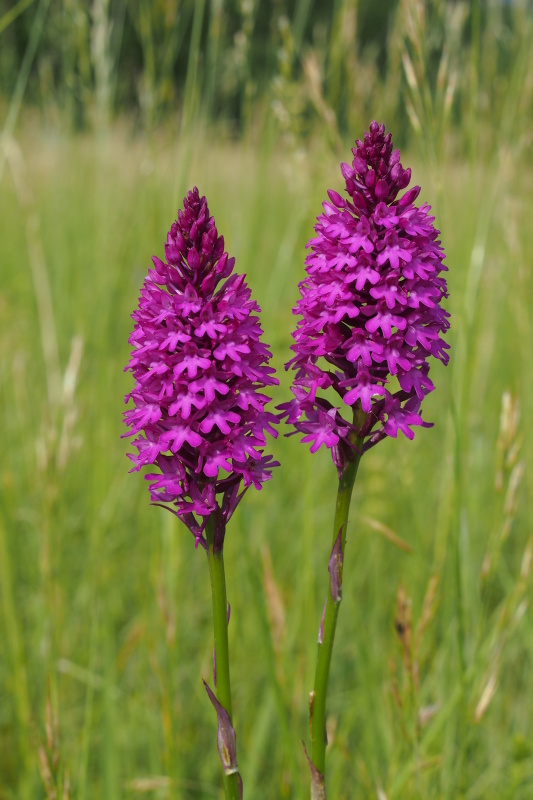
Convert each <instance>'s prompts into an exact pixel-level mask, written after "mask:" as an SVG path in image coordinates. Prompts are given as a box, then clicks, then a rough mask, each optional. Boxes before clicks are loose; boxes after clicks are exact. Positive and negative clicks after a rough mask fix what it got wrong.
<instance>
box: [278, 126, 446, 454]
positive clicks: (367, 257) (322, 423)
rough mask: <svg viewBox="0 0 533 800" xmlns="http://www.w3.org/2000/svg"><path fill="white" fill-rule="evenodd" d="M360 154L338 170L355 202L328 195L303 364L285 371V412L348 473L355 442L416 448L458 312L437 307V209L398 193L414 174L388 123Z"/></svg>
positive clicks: (300, 310) (298, 348)
mask: <svg viewBox="0 0 533 800" xmlns="http://www.w3.org/2000/svg"><path fill="white" fill-rule="evenodd" d="M352 152H353V161H352V164H351V165H349V164H342V165H341V172H342V175H343V177H344V180H345V183H346V193H347V195H348V199H345V198H343V197H341V196H340V195H339V194H338V193H337V192H335V191H329V192H328V195H329V201H327V202H325V203H324V204H323V208H324V213H323V214H321V215H320V216H319V217H318V219H317V224H316V226H315V231H316V233H317V236H316V237H315V238H314V239H312V240H311V241H310V242H308V245H307V246H308V247H309V248H310V253H309V254H308V256H307V258H306V272H307V277H306V278H305V280H303V281H302V282H301V283H300V294H301V298H300V300H299V301H298V303H297V304H296V307H295V308H294V309H293V313H294V314H296V315H298V316H299V317H300V319H299V321H298V323H297V328H296V331H295V332H294V333H293V338H294V340H295V344H293V345H292V346H291V349H292V350H293V351H294V353H295V355H294V357H293V358H292V359H291V360H290V361H289V362H288V364H287V365H286V368H287V369H289V368H292V369H294V370H296V376H295V378H294V382H293V387H292V391H293V394H294V399H293V400H292V401H290V402H288V403H285V404H283V405H282V406H280V409H281V410H282V412H283V413H282V415H281V418H286V419H287V421H288V422H289V423H290V424H293V425H294V427H295V432H300V433H303V434H305V435H304V438H303V440H302V441H304V442H309V443H311V451H312V452H313V451H315V450H317V449H318V448H319V447H320V446H321V445H322V444H325V445H326V447H328V448H330V449H331V450H332V454H333V459H334V461H335V464H336V466H337V468H338V469H339V470H341V469H342V467H343V465H344V463H345V462H346V459H347V458H350V453H352V452H353V447H354V445H353V442H354V440H355V438H357V439H358V440H359V441H360V442H361V441H362V442H363V443H364V444H363V452H364V451H366V450H368V449H369V448H370V447H372V446H374V445H375V444H377V442H379V441H380V440H381V439H383V438H384V437H385V436H392V437H396V435H397V433H398V431H399V430H400V431H402V433H403V434H404V435H405V436H407V437H408V438H409V439H412V438H413V436H414V432H413V430H412V428H413V427H414V426H417V425H420V426H423V427H430V426H431V425H430V423H428V422H425V421H423V420H422V417H421V415H420V405H421V402H422V400H423V399H424V397H425V396H426V395H427V394H428V393H429V392H431V391H432V390H433V389H434V386H433V383H432V381H431V380H430V378H429V377H428V372H429V363H428V359H429V357H430V356H434V357H435V358H437V359H439V360H440V361H442V362H443V363H444V364H447V362H448V354H447V353H446V350H447V349H448V345H447V344H446V343H445V342H444V341H443V339H442V338H441V335H442V334H443V333H444V332H445V331H446V330H447V328H448V327H449V323H448V316H449V314H448V312H447V311H445V310H444V309H443V308H442V307H441V305H440V303H441V300H442V299H443V298H445V297H447V296H448V295H447V291H446V282H445V280H444V278H443V277H441V273H442V271H443V270H446V269H447V268H446V267H445V265H444V264H443V260H444V252H443V250H442V248H441V246H440V241H439V240H438V238H437V237H438V235H439V231H438V230H436V228H435V227H434V225H433V222H434V217H432V216H430V215H429V211H430V206H429V205H427V204H426V203H424V204H423V205H421V206H416V205H415V204H414V203H415V200H416V198H417V197H418V194H419V192H420V187H419V186H415V187H413V188H411V189H409V190H408V191H407V192H405V193H404V194H403V195H401V196H399V193H400V192H401V191H402V190H404V189H406V188H407V186H408V184H409V182H410V179H411V170H410V169H404V168H403V167H402V165H401V163H400V152H399V150H393V145H392V140H391V135H390V133H389V134H385V126H384V125H378V123H377V122H372V124H371V125H370V132H369V133H365V135H364V139H363V141H361V140H359V139H358V140H357V141H356V146H355V147H354V148H353V150H352ZM328 389H331V390H334V391H335V392H336V393H337V395H338V397H339V398H340V401H341V402H340V404H339V400H338V399H337V400H336V401H335V404H333V403H332V402H330V400H329V399H327V397H326V395H325V392H326V391H327V390H328ZM347 408H348V409H350V411H351V412H352V414H350V415H349V416H350V419H349V420H346V419H345V418H344V416H343V413H342V412H343V411H344V412H346V409H347ZM356 413H357V420H358V424H357V426H355V425H354V421H353V420H355V416H354V415H355V414H356Z"/></svg>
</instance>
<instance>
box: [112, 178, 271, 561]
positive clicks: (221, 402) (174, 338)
mask: <svg viewBox="0 0 533 800" xmlns="http://www.w3.org/2000/svg"><path fill="white" fill-rule="evenodd" d="M165 257H166V261H162V260H161V259H159V258H157V257H156V256H154V257H153V262H154V267H155V269H151V270H150V271H149V273H148V276H147V277H146V279H145V281H144V284H143V287H142V290H141V296H140V299H139V306H138V308H137V310H136V311H135V312H134V313H133V314H132V317H133V320H134V321H135V326H134V329H133V332H132V334H131V336H130V339H129V341H130V344H132V345H133V348H134V349H133V351H132V353H131V358H130V361H129V363H128V365H127V367H126V370H129V371H131V372H132V373H133V376H134V378H135V386H134V388H133V390H132V391H131V392H130V393H129V394H128V395H126V398H125V399H126V402H128V401H129V400H131V401H133V405H134V407H133V408H130V409H128V410H127V411H126V412H125V413H124V419H125V423H126V425H127V426H128V427H129V428H130V432H129V433H128V434H125V435H127V436H131V435H136V436H137V438H135V439H134V441H133V446H134V447H135V448H136V450H137V453H135V454H130V455H129V458H130V459H131V460H132V461H133V463H134V467H133V470H139V469H140V468H141V467H143V466H145V465H150V464H152V465H154V466H155V467H157V468H158V470H159V471H158V472H156V473H150V474H148V475H146V476H145V477H146V479H147V480H148V481H149V482H150V496H151V499H152V501H153V502H156V503H159V504H167V507H168V508H170V509H171V510H172V511H173V512H174V513H175V514H176V515H177V516H178V517H179V518H180V519H181V520H182V521H183V522H184V523H185V524H186V525H187V526H188V528H189V529H190V530H191V531H192V533H193V534H194V536H195V539H196V543H197V544H202V545H203V546H204V547H205V546H206V538H205V535H204V529H205V524H206V520H207V517H209V516H211V515H212V514H214V515H215V521H216V524H215V546H217V547H220V546H221V545H222V542H223V537H224V530H225V524H226V522H227V521H228V519H229V518H230V517H231V515H232V513H233V511H234V510H235V508H236V506H237V504H238V502H239V501H240V499H241V497H242V495H243V494H244V492H245V491H246V489H247V488H248V487H249V486H252V485H253V486H255V488H257V489H260V488H261V484H262V483H263V482H264V481H266V480H268V479H269V478H270V477H271V470H272V468H273V467H275V466H277V465H278V464H277V462H276V461H273V460H272V456H269V455H264V453H263V450H264V446H265V445H266V436H265V434H266V433H267V432H268V433H269V434H270V435H272V436H276V435H277V432H276V430H275V429H274V428H273V425H274V424H276V423H277V418H276V416H275V415H274V414H272V413H271V412H269V411H266V410H265V406H266V404H267V403H268V402H269V401H270V398H269V397H268V396H267V395H265V394H263V393H262V391H261V390H262V389H264V388H265V387H266V386H272V385H274V384H277V383H278V381H277V379H276V378H275V377H274V369H273V368H272V367H270V366H268V363H269V360H270V358H271V353H270V351H269V349H268V346H267V345H266V344H265V343H264V342H261V335H262V330H261V326H260V324H259V318H258V317H257V313H258V312H259V311H260V309H259V306H258V305H257V303H256V302H255V301H254V300H252V299H251V298H250V289H249V288H248V286H247V285H246V282H245V277H244V275H237V274H234V273H233V272H232V271H233V266H234V263H235V259H234V258H229V257H228V254H227V252H225V251H224V238H223V237H222V236H219V235H218V232H217V229H216V226H215V221H214V218H213V217H211V216H210V214H209V209H208V207H207V202H206V199H205V197H201V198H200V196H199V193H198V189H196V188H194V189H193V190H192V191H191V192H189V193H188V195H187V197H186V198H185V200H184V205H183V210H182V211H180V212H179V214H178V219H177V221H176V222H174V223H173V225H172V227H171V229H170V231H169V233H168V235H167V241H166V244H165Z"/></svg>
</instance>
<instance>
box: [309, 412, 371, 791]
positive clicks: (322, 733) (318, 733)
mask: <svg viewBox="0 0 533 800" xmlns="http://www.w3.org/2000/svg"><path fill="white" fill-rule="evenodd" d="M365 418H366V415H365V414H364V412H362V411H361V409H358V410H355V411H354V425H355V427H356V429H357V430H360V429H361V427H362V425H363V422H364V420H365ZM352 444H353V445H354V451H353V452H354V456H353V459H352V460H349V461H347V463H346V465H345V466H344V469H343V471H342V473H341V475H340V478H339V490H338V493H337V505H336V508H335V521H334V523H333V544H335V541H336V539H337V536H338V534H339V531H341V551H342V558H343V559H344V549H345V546H346V529H347V525H348V512H349V510H350V499H351V496H352V490H353V485H354V482H355V477H356V475H357V469H358V467H359V462H360V460H361V456H362V453H363V440H362V439H361V438H359V437H357V436H355V435H354V436H353V440H352ZM340 581H341V585H342V562H341V565H340ZM340 603H341V600H340V598H339V599H338V600H337V602H334V601H333V599H332V597H331V590H329V591H328V594H327V599H326V608H325V611H324V634H323V639H322V643H319V644H318V653H317V662H316V672H315V685H314V689H313V695H312V698H313V699H312V706H311V761H312V762H313V764H314V765H315V767H316V769H317V770H318V771H319V772H320V773H321V775H322V776H323V777H324V778H325V768H326V695H327V689H328V680H329V670H330V666H331V656H332V653H333V642H334V640H335V629H336V627H337V616H338V613H339V607H340ZM315 791H316V790H315ZM323 791H324V794H323V795H321V796H323V797H325V796H326V795H325V789H324V790H323ZM315 796H318V795H315V794H313V789H312V793H311V797H312V798H314V797H315Z"/></svg>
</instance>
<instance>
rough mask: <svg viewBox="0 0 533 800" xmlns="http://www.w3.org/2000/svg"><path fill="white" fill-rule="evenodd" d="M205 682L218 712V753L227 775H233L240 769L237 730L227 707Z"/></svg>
mask: <svg viewBox="0 0 533 800" xmlns="http://www.w3.org/2000/svg"><path fill="white" fill-rule="evenodd" d="M203 684H204V686H205V690H206V692H207V694H208V696H209V699H210V700H211V703H212V704H213V708H214V709H215V711H216V712H217V721H218V733H217V743H218V753H219V755H220V760H221V762H222V769H223V770H224V774H225V775H233V774H234V773H236V772H237V771H238V767H237V744H236V738H235V730H234V728H233V725H232V724H231V720H230V718H229V714H228V712H227V711H226V709H225V708H223V707H222V706H221V705H220V703H219V702H218V700H217V699H216V697H215V695H214V694H213V692H212V691H211V689H210V688H209V686H208V685H207V683H206V682H205V681H203Z"/></svg>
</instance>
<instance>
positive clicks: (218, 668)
mask: <svg viewBox="0 0 533 800" xmlns="http://www.w3.org/2000/svg"><path fill="white" fill-rule="evenodd" d="M206 535H207V544H208V550H207V561H208V563H209V575H210V577H211V596H212V600H213V631H214V637H215V673H216V694H217V699H218V702H219V703H220V704H221V706H223V708H224V709H225V710H226V712H227V713H228V716H229V718H230V721H231V723H232V724H233V712H232V708H231V683H230V674H229V646H228V600H227V597H226V576H225V572H224V555H223V548H222V547H220V549H217V550H216V551H215V520H214V518H213V515H212V516H211V517H210V518H209V520H208V522H207V525H206ZM223 778H224V790H225V792H226V800H239V798H240V791H239V776H238V774H237V773H231V774H226V772H224V773H223Z"/></svg>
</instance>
